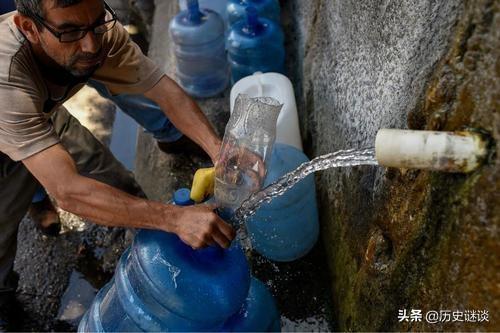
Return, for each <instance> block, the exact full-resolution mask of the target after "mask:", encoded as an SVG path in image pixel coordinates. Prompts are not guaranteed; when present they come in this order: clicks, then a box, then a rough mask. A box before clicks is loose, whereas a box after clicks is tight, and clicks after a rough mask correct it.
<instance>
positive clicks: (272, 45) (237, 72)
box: [226, 6, 285, 84]
mask: <svg viewBox="0 0 500 333" xmlns="http://www.w3.org/2000/svg"><path fill="white" fill-rule="evenodd" d="M246 14H247V16H246V20H240V21H238V22H236V23H235V24H234V25H233V26H232V27H231V29H230V31H229V35H228V37H227V44H226V46H227V51H228V59H229V64H230V66H231V81H232V83H233V84H234V83H235V82H237V81H238V80H240V79H241V78H243V77H245V76H248V75H252V74H253V73H255V72H263V73H266V72H277V73H284V71H285V47H284V40H285V38H284V35H283V31H282V29H281V26H280V25H279V24H277V23H276V22H274V21H271V20H269V19H267V18H265V17H259V15H258V12H257V10H256V9H255V8H254V7H252V6H249V7H247V8H246Z"/></svg>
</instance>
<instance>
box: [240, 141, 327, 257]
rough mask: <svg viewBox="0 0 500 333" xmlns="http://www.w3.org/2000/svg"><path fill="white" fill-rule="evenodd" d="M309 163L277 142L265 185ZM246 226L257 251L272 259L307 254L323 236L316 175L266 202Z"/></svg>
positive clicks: (300, 153)
mask: <svg viewBox="0 0 500 333" xmlns="http://www.w3.org/2000/svg"><path fill="white" fill-rule="evenodd" d="M307 161H309V159H308V158H307V156H305V155H304V153H303V152H302V151H300V150H298V149H297V148H295V147H292V146H289V145H286V144H282V143H278V142H277V143H275V144H274V149H273V153H272V155H271V161H270V163H269V167H268V168H267V175H266V179H265V181H264V186H267V185H269V184H271V183H272V182H274V181H276V180H277V179H279V178H280V177H281V176H283V175H284V174H286V173H287V172H289V171H292V170H294V169H295V168H297V167H298V166H299V165H300V164H302V163H304V162H307ZM246 226H247V230H248V234H249V237H250V240H251V242H252V245H253V248H254V249H255V250H256V251H257V252H259V253H260V254H262V255H263V256H265V257H266V258H268V259H271V260H275V261H292V260H295V259H298V258H300V257H302V256H304V255H305V254H307V253H308V252H309V250H311V248H312V247H313V246H314V244H315V243H316V241H317V239H318V235H319V219H318V208H317V203H316V187H315V184H314V175H312V174H311V175H309V176H307V177H306V178H304V179H303V180H301V181H300V182H298V183H297V184H296V185H295V186H294V187H292V188H290V189H289V190H288V191H287V192H285V193H284V194H283V195H282V196H279V197H276V198H274V199H273V200H272V201H271V202H269V203H264V204H263V205H262V206H261V207H260V208H259V209H258V210H257V212H256V213H255V215H253V216H252V217H250V218H249V219H248V220H247V224H246Z"/></svg>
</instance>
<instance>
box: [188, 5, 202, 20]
mask: <svg viewBox="0 0 500 333" xmlns="http://www.w3.org/2000/svg"><path fill="white" fill-rule="evenodd" d="M187 10H188V20H189V21H191V22H192V23H200V22H201V17H202V15H203V14H202V13H201V12H200V5H199V4H198V0H187Z"/></svg>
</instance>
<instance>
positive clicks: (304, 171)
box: [232, 148, 378, 225]
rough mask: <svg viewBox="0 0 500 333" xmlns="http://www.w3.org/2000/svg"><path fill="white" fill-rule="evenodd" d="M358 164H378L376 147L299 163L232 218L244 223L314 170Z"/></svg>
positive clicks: (253, 198) (236, 221)
mask: <svg viewBox="0 0 500 333" xmlns="http://www.w3.org/2000/svg"><path fill="white" fill-rule="evenodd" d="M358 165H378V163H377V160H376V159H375V148H367V149H362V150H355V149H349V150H339V151H337V152H334V153H329V154H325V155H321V156H318V157H316V158H315V159H313V160H311V161H309V162H306V163H303V164H301V165H299V166H298V167H297V168H296V169H295V170H293V171H290V172H289V173H287V174H285V175H284V176H282V177H281V178H279V179H278V180H277V181H275V182H274V183H272V184H270V185H268V186H267V187H265V188H264V189H262V190H260V191H258V192H255V193H253V194H252V195H251V196H250V197H249V198H248V199H246V200H245V201H243V203H242V204H241V206H240V207H239V208H238V209H237V210H236V211H235V213H234V216H233V218H232V220H233V221H234V222H235V225H240V224H242V223H243V222H244V221H246V220H247V219H248V218H249V217H251V216H252V215H253V214H255V212H256V211H257V209H259V207H260V206H261V205H262V204H263V203H266V202H270V201H271V200H272V199H273V198H275V197H278V196H280V195H282V194H283V193H285V192H286V191H287V190H288V189H290V188H291V187H293V186H294V185H295V184H297V183H298V182H299V181H300V180H301V179H304V178H305V177H307V176H308V175H310V174H311V173H313V172H316V171H321V170H326V169H331V168H340V167H353V166H358Z"/></svg>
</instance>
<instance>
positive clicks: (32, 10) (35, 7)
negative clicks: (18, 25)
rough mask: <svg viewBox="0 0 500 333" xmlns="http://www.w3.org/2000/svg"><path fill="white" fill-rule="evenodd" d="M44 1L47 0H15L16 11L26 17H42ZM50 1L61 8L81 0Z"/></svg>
mask: <svg viewBox="0 0 500 333" xmlns="http://www.w3.org/2000/svg"><path fill="white" fill-rule="evenodd" d="M44 1H47V0H16V6H17V11H18V12H19V13H21V14H23V15H25V16H28V17H33V15H38V16H40V17H44V11H43V2H44ZM51 1H55V3H56V6H58V7H63V8H64V7H69V6H72V5H75V4H77V3H80V2H82V0H51Z"/></svg>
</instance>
